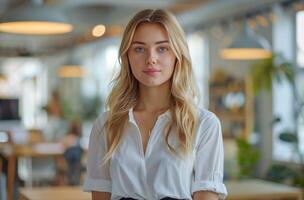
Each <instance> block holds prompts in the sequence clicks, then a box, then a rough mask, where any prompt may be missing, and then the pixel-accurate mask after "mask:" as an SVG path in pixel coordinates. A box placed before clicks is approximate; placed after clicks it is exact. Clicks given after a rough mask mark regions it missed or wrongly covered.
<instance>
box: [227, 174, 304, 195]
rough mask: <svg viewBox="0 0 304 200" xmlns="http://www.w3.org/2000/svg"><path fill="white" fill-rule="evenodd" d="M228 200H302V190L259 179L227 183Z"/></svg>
mask: <svg viewBox="0 0 304 200" xmlns="http://www.w3.org/2000/svg"><path fill="white" fill-rule="evenodd" d="M225 185H226V187H227V191H228V197H227V198H226V200H257V199H258V200H273V199H276V200H279V199H280V200H283V199H284V200H285V199H286V200H287V199H288V200H302V191H301V189H298V188H295V187H290V186H287V185H283V184H277V183H273V182H269V181H263V180H258V179H252V180H238V181H226V182H225Z"/></svg>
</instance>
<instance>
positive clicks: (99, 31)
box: [92, 24, 106, 37]
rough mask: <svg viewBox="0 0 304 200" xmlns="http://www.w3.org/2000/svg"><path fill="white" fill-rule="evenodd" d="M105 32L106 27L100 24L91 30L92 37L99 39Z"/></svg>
mask: <svg viewBox="0 0 304 200" xmlns="http://www.w3.org/2000/svg"><path fill="white" fill-rule="evenodd" d="M105 32H106V27H105V26H104V25H102V24H99V25H96V26H95V27H94V28H93V30H92V35H93V36H94V37H101V36H102V35H103V34H104V33H105Z"/></svg>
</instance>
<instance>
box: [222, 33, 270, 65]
mask: <svg viewBox="0 0 304 200" xmlns="http://www.w3.org/2000/svg"><path fill="white" fill-rule="evenodd" d="M271 55H272V53H271V50H270V45H269V43H268V41H267V40H266V39H265V38H263V37H260V36H257V35H256V34H254V33H253V31H250V30H248V29H247V28H245V30H244V31H242V33H241V34H240V35H239V36H238V37H236V40H234V41H233V42H232V43H231V44H230V45H229V46H228V47H227V48H224V49H222V50H221V57H222V58H224V59H228V60H258V59H266V58H270V57H271Z"/></svg>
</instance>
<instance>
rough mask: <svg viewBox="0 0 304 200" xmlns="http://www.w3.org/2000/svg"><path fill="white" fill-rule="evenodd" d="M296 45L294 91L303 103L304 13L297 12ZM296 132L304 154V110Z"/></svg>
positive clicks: (303, 109) (299, 118) (300, 115)
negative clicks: (296, 68) (295, 90)
mask: <svg viewBox="0 0 304 200" xmlns="http://www.w3.org/2000/svg"><path fill="white" fill-rule="evenodd" d="M296 31H297V32H296V35H297V36H296V38H297V41H296V44H297V67H299V68H298V70H297V71H298V72H299V73H297V74H296V83H295V84H296V89H297V95H298V100H299V101H300V102H301V103H302V104H303V103H304V11H299V12H297V14H296ZM297 131H298V136H299V144H300V146H299V148H300V150H301V152H302V153H303V154H304V108H302V110H301V111H300V114H299V117H298V120H297Z"/></svg>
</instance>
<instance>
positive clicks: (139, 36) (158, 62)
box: [128, 23, 176, 87]
mask: <svg viewBox="0 0 304 200" xmlns="http://www.w3.org/2000/svg"><path fill="white" fill-rule="evenodd" d="M128 58H129V62H130V66H131V70H132V73H133V75H134V77H135V78H136V79H137V80H138V81H139V83H140V84H143V85H144V86H149V87H151V86H160V85H162V84H169V83H170V78H171V76H172V74H173V71H174V65H175V60H176V57H175V55H174V53H173V51H172V48H171V45H170V43H169V38H168V34H167V31H166V30H165V28H164V27H163V26H162V25H160V24H157V23H154V24H152V23H143V24H141V25H139V26H138V27H137V28H136V30H135V34H134V37H133V40H132V43H131V46H130V48H129V50H128Z"/></svg>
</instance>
